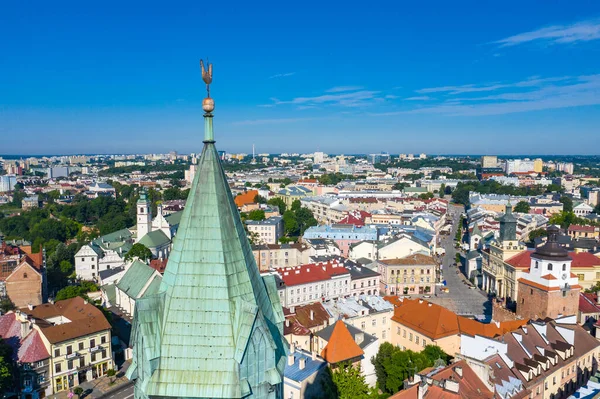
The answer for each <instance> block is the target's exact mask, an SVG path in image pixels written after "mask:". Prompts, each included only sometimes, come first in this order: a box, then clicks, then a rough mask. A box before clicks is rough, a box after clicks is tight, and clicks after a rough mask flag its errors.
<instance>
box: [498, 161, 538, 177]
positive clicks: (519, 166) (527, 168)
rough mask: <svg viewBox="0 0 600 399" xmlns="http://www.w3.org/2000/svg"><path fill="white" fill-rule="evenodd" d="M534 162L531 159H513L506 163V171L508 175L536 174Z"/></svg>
mask: <svg viewBox="0 0 600 399" xmlns="http://www.w3.org/2000/svg"><path fill="white" fill-rule="evenodd" d="M534 169H535V166H534V161H532V160H530V159H511V160H507V161H506V163H505V167H504V171H505V172H506V174H507V175H510V174H511V173H527V172H534Z"/></svg>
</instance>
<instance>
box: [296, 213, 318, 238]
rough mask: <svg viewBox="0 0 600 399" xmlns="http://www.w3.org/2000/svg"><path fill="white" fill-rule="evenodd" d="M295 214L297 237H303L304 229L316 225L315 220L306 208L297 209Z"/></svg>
mask: <svg viewBox="0 0 600 399" xmlns="http://www.w3.org/2000/svg"><path fill="white" fill-rule="evenodd" d="M295 214H296V222H297V224H298V230H299V231H298V235H303V234H304V232H305V231H306V229H308V228H309V227H311V226H316V225H317V224H318V223H317V219H315V217H314V215H313V213H312V211H311V210H310V209H308V208H298V209H297V210H296V212H295Z"/></svg>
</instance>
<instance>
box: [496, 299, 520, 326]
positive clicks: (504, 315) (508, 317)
mask: <svg viewBox="0 0 600 399" xmlns="http://www.w3.org/2000/svg"><path fill="white" fill-rule="evenodd" d="M519 319H521V317H519V316H518V315H517V314H516V313H515V312H512V311H510V310H508V309H506V308H505V307H504V302H500V301H496V300H494V299H493V300H492V320H493V321H497V322H499V323H502V322H505V321H513V320H519Z"/></svg>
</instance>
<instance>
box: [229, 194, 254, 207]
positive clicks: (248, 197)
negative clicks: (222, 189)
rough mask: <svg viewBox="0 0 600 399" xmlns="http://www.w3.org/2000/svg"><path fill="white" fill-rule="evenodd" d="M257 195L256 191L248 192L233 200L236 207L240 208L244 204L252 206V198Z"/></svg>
mask: <svg viewBox="0 0 600 399" xmlns="http://www.w3.org/2000/svg"><path fill="white" fill-rule="evenodd" d="M257 195H258V190H248V191H246V192H245V193H242V194H240V195H238V196H236V197H235V198H234V199H233V200H234V201H235V204H236V205H237V206H238V207H242V206H243V205H246V204H253V203H254V198H255V197H256V196H257Z"/></svg>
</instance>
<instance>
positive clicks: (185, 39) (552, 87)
mask: <svg viewBox="0 0 600 399" xmlns="http://www.w3.org/2000/svg"><path fill="white" fill-rule="evenodd" d="M273 4H275V3H273ZM346 4H347V3H346ZM469 4H471V6H468V5H465V7H461V8H460V9H455V8H453V7H452V6H450V5H446V4H444V3H442V2H440V3H438V4H437V7H436V12H435V13H432V12H431V9H432V7H427V8H420V7H418V6H416V5H406V6H404V8H400V6H398V5H395V4H393V3H388V4H387V5H386V6H381V7H380V8H373V9H369V10H367V11H365V10H364V9H362V8H360V9H359V8H357V7H348V6H346V7H345V8H344V9H340V8H339V7H336V6H335V5H324V4H320V5H319V7H318V8H317V10H318V12H315V7H311V6H310V5H307V6H306V7H304V8H293V7H289V6H281V5H271V6H270V7H269V6H264V7H263V8H258V9H255V7H253V6H251V5H241V6H239V8H237V9H236V10H235V11H234V12H232V10H231V9H228V8H227V7H225V6H223V5H218V4H214V5H211V7H209V8H208V9H206V10H205V9H203V8H202V7H200V6H196V5H193V4H191V3H190V4H187V5H182V6H181V7H180V8H178V9H177V10H174V9H170V10H163V9H158V8H157V7H154V6H153V5H149V6H147V7H144V8H143V9H142V8H139V7H136V6H135V5H126V6H123V7H120V9H119V12H118V13H115V12H114V10H112V9H110V8H106V9H101V8H93V7H92V6H90V5H81V4H77V3H73V6H72V7H70V8H66V7H63V8H62V9H61V12H60V14H56V11H55V10H54V9H53V8H52V6H51V5H38V6H37V7H36V8H35V9H34V10H28V9H26V8H25V7H23V6H18V5H10V6H7V7H5V11H6V12H5V13H3V15H2V16H0V34H2V35H3V36H4V37H9V38H11V40H9V41H7V43H6V45H7V48H6V50H5V54H4V55H5V61H6V62H5V63H2V64H0V74H1V76H3V77H4V79H0V92H2V93H4V95H3V96H2V98H1V99H0V135H2V136H4V137H12V138H15V139H16V140H17V141H18V142H19V144H22V145H20V146H19V147H18V149H16V148H17V147H15V150H14V151H10V150H8V149H4V150H3V151H2V152H3V153H12V154H14V155H19V152H21V153H22V154H57V155H62V154H75V153H88V154H90V153H104V154H106V153H119V154H121V153H122V154H130V153H164V152H169V151H171V150H176V151H179V152H182V153H183V152H199V151H200V149H201V140H202V133H201V130H200V129H199V128H198V127H199V126H201V125H202V124H201V118H202V111H201V105H200V104H201V100H202V98H203V97H204V87H203V83H202V80H201V77H200V72H199V68H198V60H199V58H200V57H205V56H207V55H208V56H209V57H210V60H211V62H213V63H215V65H217V66H218V69H217V71H218V72H217V74H218V75H217V76H218V79H216V80H215V84H214V88H213V93H214V95H215V97H216V98H217V101H216V110H215V113H216V114H217V115H219V124H217V126H216V127H215V128H216V130H217V133H218V137H219V148H221V149H223V150H227V151H228V152H249V150H250V149H251V147H252V144H256V150H257V152H268V153H282V152H300V153H307V152H314V151H319V150H320V151H324V152H327V153H358V152H362V153H370V152H371V153H372V152H380V151H382V150H384V151H385V150H387V151H389V152H390V153H420V152H425V153H428V154H442V153H445V154H473V155H475V154H484V153H500V154H505V155H519V154H536V155H547V154H548V155H550V154H552V155H571V154H579V155H594V154H597V153H598V152H597V148H596V147H595V146H593V145H592V146H590V145H589V144H590V141H592V142H593V140H594V137H596V136H595V135H597V126H598V124H599V123H600V113H598V110H599V104H600V74H599V73H598V69H597V67H595V64H597V63H595V62H594V61H593V60H594V59H597V58H598V55H599V54H600V40H598V39H600V19H598V16H599V15H600V6H599V5H597V4H594V3H593V2H582V3H580V4H578V7H572V6H564V5H563V6H559V5H555V4H546V3H541V2H533V3H529V4H527V5H522V4H519V3H516V2H509V3H506V4H503V5H502V7H503V8H502V9H495V8H491V7H490V6H485V5H484V6H482V5H479V4H477V3H474V2H473V3H469ZM465 9H469V11H470V12H469V13H465V12H464V10H465ZM359 27H360V28H359ZM25 28H26V29H25ZM8 77H9V78H8ZM7 78H8V79H7ZM217 93H218V95H217ZM567 137H568V138H569V139H568V140H566V138H567ZM559 140H560V145H558V141H559ZM528 150H530V151H528Z"/></svg>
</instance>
